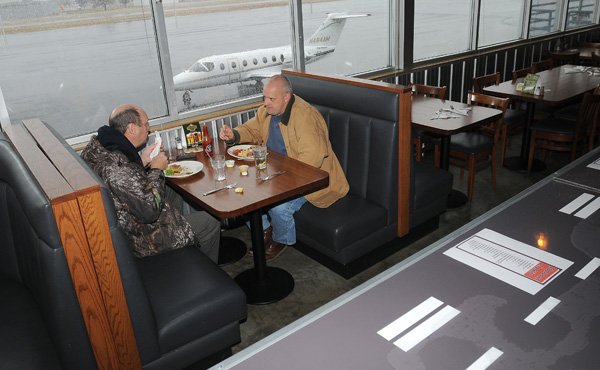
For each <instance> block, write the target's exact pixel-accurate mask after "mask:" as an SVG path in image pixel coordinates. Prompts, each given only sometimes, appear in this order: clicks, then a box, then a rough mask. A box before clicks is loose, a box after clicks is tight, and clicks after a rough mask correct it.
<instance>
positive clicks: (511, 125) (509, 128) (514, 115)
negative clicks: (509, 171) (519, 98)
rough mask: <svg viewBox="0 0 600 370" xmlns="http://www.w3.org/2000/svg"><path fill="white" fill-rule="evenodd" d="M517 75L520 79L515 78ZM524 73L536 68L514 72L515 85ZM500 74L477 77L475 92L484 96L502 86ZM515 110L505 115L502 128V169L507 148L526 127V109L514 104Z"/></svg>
mask: <svg viewBox="0 0 600 370" xmlns="http://www.w3.org/2000/svg"><path fill="white" fill-rule="evenodd" d="M515 73H517V75H518V77H515ZM522 73H524V75H525V76H527V73H535V68H534V67H529V68H523V69H520V70H518V71H513V83H515V82H516V79H517V78H519V77H521V74H522ZM500 82H501V79H500V72H496V73H492V74H489V75H485V76H481V77H475V78H474V79H473V91H474V92H476V93H479V94H483V89H484V88H485V87H488V86H492V85H498V84H500ZM513 108H514V109H507V110H506V112H505V113H504V120H503V121H502V125H501V127H500V153H501V155H500V167H502V166H504V155H505V153H506V147H507V146H508V145H510V138H511V137H512V136H514V135H516V134H518V133H520V132H522V131H523V127H524V126H525V116H526V113H525V109H523V108H522V107H521V106H520V103H519V102H516V104H513Z"/></svg>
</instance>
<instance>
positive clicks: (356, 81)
mask: <svg viewBox="0 0 600 370" xmlns="http://www.w3.org/2000/svg"><path fill="white" fill-rule="evenodd" d="M281 73H282V74H284V75H293V76H302V77H307V78H312V79H315V80H322V81H330V82H337V83H341V84H346V85H353V86H359V87H367V88H370V89H376V90H383V91H390V92H395V93H398V94H402V93H404V92H406V91H408V92H410V88H408V87H406V86H402V85H396V84H392V83H388V82H382V81H374V80H366V79H364V78H356V77H342V76H325V75H318V74H312V73H306V72H298V71H292V70H290V69H284V70H282V71H281Z"/></svg>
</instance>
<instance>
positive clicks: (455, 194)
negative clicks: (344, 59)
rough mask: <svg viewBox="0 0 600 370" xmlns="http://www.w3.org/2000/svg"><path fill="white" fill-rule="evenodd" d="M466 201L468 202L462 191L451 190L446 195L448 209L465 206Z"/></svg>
mask: <svg viewBox="0 0 600 370" xmlns="http://www.w3.org/2000/svg"><path fill="white" fill-rule="evenodd" d="M467 200H468V198H467V195H466V194H465V193H463V192H462V191H458V190H455V189H452V190H451V191H450V194H448V208H449V209H454V208H458V207H460V206H462V205H464V204H466V203H467Z"/></svg>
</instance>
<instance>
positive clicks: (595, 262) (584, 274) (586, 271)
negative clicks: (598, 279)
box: [575, 257, 600, 280]
mask: <svg viewBox="0 0 600 370" xmlns="http://www.w3.org/2000/svg"><path fill="white" fill-rule="evenodd" d="M598 267H600V258H598V257H594V258H592V260H591V261H590V262H588V263H587V265H585V266H583V268H582V269H581V270H579V271H578V272H577V273H576V274H575V277H578V278H580V279H582V280H585V279H587V278H588V276H590V275H591V274H592V273H593V272H594V271H596V269H597V268H598Z"/></svg>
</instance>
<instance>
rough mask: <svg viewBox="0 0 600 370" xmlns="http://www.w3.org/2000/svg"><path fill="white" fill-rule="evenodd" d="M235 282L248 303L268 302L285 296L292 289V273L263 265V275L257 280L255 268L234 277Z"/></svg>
mask: <svg viewBox="0 0 600 370" xmlns="http://www.w3.org/2000/svg"><path fill="white" fill-rule="evenodd" d="M235 282H236V283H237V284H238V285H239V286H240V288H242V290H243V291H244V293H246V302H247V303H248V304H269V303H273V302H277V301H280V300H282V299H283V298H285V297H287V296H288V294H290V293H291V292H292V290H294V278H293V277H292V275H291V274H290V273H289V272H287V271H285V270H283V269H280V268H278V267H271V266H266V267H265V275H264V278H263V279H262V280H258V274H257V273H256V269H253V268H252V269H249V270H246V271H244V272H242V273H240V274H239V275H238V276H236V277H235Z"/></svg>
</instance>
